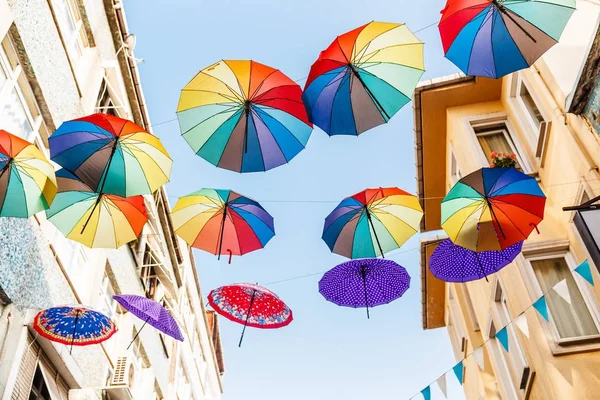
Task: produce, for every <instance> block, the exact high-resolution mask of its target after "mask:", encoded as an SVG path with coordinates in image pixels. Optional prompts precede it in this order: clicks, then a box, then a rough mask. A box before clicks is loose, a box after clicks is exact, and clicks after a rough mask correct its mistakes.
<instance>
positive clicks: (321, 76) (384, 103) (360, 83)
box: [302, 22, 425, 136]
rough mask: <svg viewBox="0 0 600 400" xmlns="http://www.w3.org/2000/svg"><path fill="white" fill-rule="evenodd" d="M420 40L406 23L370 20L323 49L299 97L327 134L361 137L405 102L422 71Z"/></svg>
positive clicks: (410, 95) (386, 120) (312, 117)
mask: <svg viewBox="0 0 600 400" xmlns="http://www.w3.org/2000/svg"><path fill="white" fill-rule="evenodd" d="M424 69H425V66H424V62H423V43H422V42H421V41H419V39H417V38H416V37H415V35H414V34H413V33H412V32H411V31H410V30H409V29H408V28H407V27H406V25H404V24H393V23H385V22H370V23H368V24H366V25H363V26H361V27H359V28H356V29H354V30H352V31H350V32H347V33H345V34H343V35H341V36H339V37H338V38H337V39H335V40H334V41H333V43H331V45H330V46H329V47H328V48H327V49H326V50H324V51H322V52H321V54H320V55H319V58H318V59H317V61H316V62H315V63H314V64H313V66H312V67H311V69H310V74H309V76H308V79H307V81H306V84H305V87H304V94H303V95H302V97H303V99H304V103H305V104H306V108H307V110H308V114H309V116H310V118H311V120H312V121H313V123H314V124H315V125H317V126H318V127H319V128H321V129H322V130H324V131H325V132H327V133H328V134H329V135H355V136H357V135H360V134H361V133H363V132H365V131H367V130H369V129H371V128H373V127H376V126H378V125H381V124H384V123H386V122H388V121H389V120H390V118H392V116H393V115H394V114H396V112H398V110H400V109H401V108H402V107H403V106H404V105H405V104H407V103H408V102H409V101H410V99H411V97H412V93H413V91H414V89H415V87H416V85H417V83H418V82H419V79H421V76H422V75H423V72H424Z"/></svg>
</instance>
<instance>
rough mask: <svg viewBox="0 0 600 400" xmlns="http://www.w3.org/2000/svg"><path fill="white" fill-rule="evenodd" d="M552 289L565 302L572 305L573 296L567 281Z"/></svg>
mask: <svg viewBox="0 0 600 400" xmlns="http://www.w3.org/2000/svg"><path fill="white" fill-rule="evenodd" d="M552 289H554V291H555V292H556V293H557V294H558V295H559V296H560V297H562V298H563V299H564V301H566V302H567V303H569V304H571V294H570V293H569V286H568V285H567V280H566V279H563V280H562V281H560V282H558V283H557V284H556V285H554V287H553V288H552Z"/></svg>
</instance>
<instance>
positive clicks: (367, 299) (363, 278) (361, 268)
mask: <svg viewBox="0 0 600 400" xmlns="http://www.w3.org/2000/svg"><path fill="white" fill-rule="evenodd" d="M360 275H361V276H362V280H363V288H364V289H365V304H366V306H367V319H369V297H368V296H367V272H366V271H365V266H364V265H361V266H360Z"/></svg>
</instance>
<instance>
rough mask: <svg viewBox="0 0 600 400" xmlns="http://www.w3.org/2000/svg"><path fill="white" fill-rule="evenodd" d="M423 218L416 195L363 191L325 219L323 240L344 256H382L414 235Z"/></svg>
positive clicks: (397, 191) (393, 191)
mask: <svg viewBox="0 0 600 400" xmlns="http://www.w3.org/2000/svg"><path fill="white" fill-rule="evenodd" d="M422 217H423V210H422V209H421V205H420V204H419V200H418V199H417V197H416V196H413V195H411V194H410V193H407V192H405V191H404V190H401V189H398V188H395V187H391V188H378V189H366V190H364V191H362V192H360V193H357V194H355V195H354V196H351V197H347V198H345V199H344V200H342V202H341V203H340V204H339V205H338V206H337V207H336V208H335V209H334V210H333V211H332V212H331V213H330V214H329V215H328V216H327V218H326V219H325V227H324V228H323V240H324V241H325V243H327V246H329V249H331V251H333V252H334V253H337V254H340V255H342V256H344V257H348V258H368V257H376V256H378V255H380V256H384V254H385V253H387V252H388V251H392V250H394V249H397V248H399V247H400V246H402V245H403V244H404V242H406V241H407V240H408V239H409V238H410V237H411V236H412V235H414V234H415V233H416V232H417V229H418V226H419V223H420V222H421V218H422Z"/></svg>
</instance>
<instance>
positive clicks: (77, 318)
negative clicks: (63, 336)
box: [69, 310, 79, 354]
mask: <svg viewBox="0 0 600 400" xmlns="http://www.w3.org/2000/svg"><path fill="white" fill-rule="evenodd" d="M78 320H79V310H77V313H76V314H75V326H73V335H71V349H70V350H69V354H71V353H72V352H73V343H75V333H77V321H78Z"/></svg>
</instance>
